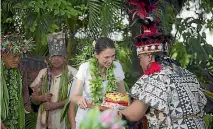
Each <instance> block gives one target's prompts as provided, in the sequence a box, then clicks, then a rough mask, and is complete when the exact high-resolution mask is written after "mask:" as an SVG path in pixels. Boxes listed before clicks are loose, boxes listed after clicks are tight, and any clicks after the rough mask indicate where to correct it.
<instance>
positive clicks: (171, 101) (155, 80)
mask: <svg viewBox="0 0 213 129" xmlns="http://www.w3.org/2000/svg"><path fill="white" fill-rule="evenodd" d="M129 94H130V96H131V97H133V98H135V99H137V100H140V101H142V102H144V103H146V104H147V105H148V106H149V109H150V110H149V111H148V113H147V114H146V117H147V119H148V122H149V129H204V128H205V127H204V121H203V118H202V117H203V108H204V106H205V104H206V101H207V100H206V98H205V95H204V94H203V93H202V92H201V89H200V84H199V82H198V80H197V79H196V77H195V75H193V74H192V73H191V72H189V71H188V70H185V69H182V68H179V70H178V71H176V70H175V69H173V68H172V67H170V66H164V65H162V70H161V71H160V72H158V73H153V74H149V75H143V76H142V77H141V78H140V79H139V80H138V81H137V82H136V83H135V84H134V86H133V87H132V88H131V89H130V93H129Z"/></svg>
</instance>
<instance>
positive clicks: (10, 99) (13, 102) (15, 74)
mask: <svg viewBox="0 0 213 129" xmlns="http://www.w3.org/2000/svg"><path fill="white" fill-rule="evenodd" d="M2 69H3V73H2V75H3V76H2V79H3V90H4V92H3V95H2V96H1V97H2V98H1V100H2V99H3V101H1V102H2V105H3V106H4V107H2V109H1V112H3V114H2V115H1V119H2V120H3V123H4V124H5V125H6V126H7V128H9V129H17V128H18V129H23V128H24V122H25V120H24V119H25V116H24V103H23V98H22V94H21V93H22V79H21V74H20V72H19V71H18V69H6V68H2ZM4 112H5V113H4Z"/></svg>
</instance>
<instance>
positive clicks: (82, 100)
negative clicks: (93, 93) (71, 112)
mask: <svg viewBox="0 0 213 129" xmlns="http://www.w3.org/2000/svg"><path fill="white" fill-rule="evenodd" d="M77 104H78V106H79V107H80V108H83V109H86V108H87V101H86V99H85V98H84V97H83V96H81V98H80V99H79V100H78V102H77Z"/></svg>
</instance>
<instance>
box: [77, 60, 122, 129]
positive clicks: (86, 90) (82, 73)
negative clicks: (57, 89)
mask: <svg viewBox="0 0 213 129" xmlns="http://www.w3.org/2000/svg"><path fill="white" fill-rule="evenodd" d="M113 64H114V65H115V68H114V69H113V72H114V75H115V79H116V82H119V81H122V80H123V79H124V78H125V76H124V72H123V69H122V66H121V64H120V63H119V62H117V61H114V62H113ZM76 79H78V80H81V81H82V82H83V83H84V84H83V97H84V98H85V99H86V100H87V101H91V100H92V97H91V91H90V85H89V83H90V79H92V77H91V75H90V63H89V62H86V63H83V64H81V65H80V67H79V70H78V72H77V74H76ZM107 82H108V81H107V80H105V81H103V83H102V84H103V85H102V86H103V87H104V88H103V95H104V94H105V92H106V85H107ZM88 110H89V109H86V110H84V109H81V108H80V107H78V111H77V114H76V117H75V121H76V129H79V127H80V122H81V121H82V120H83V118H84V116H85V115H86V114H87V112H88Z"/></svg>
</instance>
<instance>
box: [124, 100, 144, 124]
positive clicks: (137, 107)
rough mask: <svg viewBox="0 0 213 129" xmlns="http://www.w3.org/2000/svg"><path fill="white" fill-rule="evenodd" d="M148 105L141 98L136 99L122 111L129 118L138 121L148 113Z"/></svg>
mask: <svg viewBox="0 0 213 129" xmlns="http://www.w3.org/2000/svg"><path fill="white" fill-rule="evenodd" d="M147 108H148V106H147V105H146V104H145V103H143V102H141V101H140V100H134V101H133V103H132V104H131V105H129V106H128V107H127V108H126V109H125V110H122V111H120V112H121V113H122V114H123V115H124V116H125V117H126V119H127V120H130V121H138V120H140V119H141V118H142V117H143V116H144V115H145V113H146V110H147Z"/></svg>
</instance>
